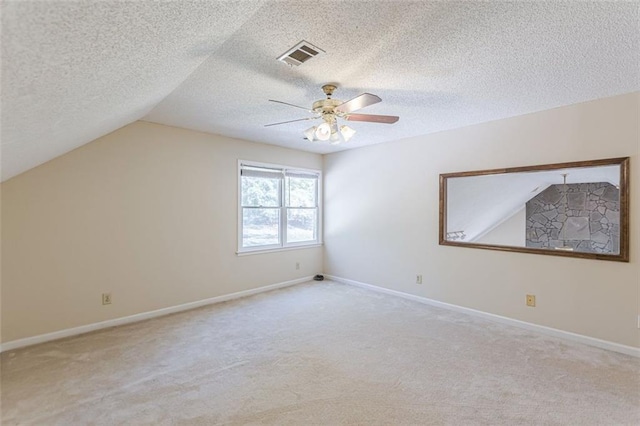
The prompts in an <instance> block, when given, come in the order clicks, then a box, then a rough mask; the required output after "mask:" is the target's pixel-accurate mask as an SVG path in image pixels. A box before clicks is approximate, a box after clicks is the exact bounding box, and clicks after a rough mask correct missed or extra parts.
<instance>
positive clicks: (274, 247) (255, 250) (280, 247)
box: [236, 159, 323, 256]
mask: <svg viewBox="0 0 640 426" xmlns="http://www.w3.org/2000/svg"><path fill="white" fill-rule="evenodd" d="M242 166H249V167H261V168H270V169H278V170H281V171H282V185H281V188H280V191H281V193H280V198H281V200H282V201H281V206H280V207H279V209H280V228H279V231H280V232H279V235H278V239H279V243H278V244H269V245H263V246H255V247H242V236H243V231H244V229H243V221H242V212H243V206H242ZM287 171H289V172H302V173H309V174H316V175H318V180H317V184H318V187H317V191H318V193H317V194H316V197H317V209H318V210H317V211H318V222H317V232H316V239H315V240H312V241H302V242H293V243H287V242H286V227H287V211H288V209H289V208H290V207H288V206H287V203H286V198H285V191H286V185H285V178H286V173H287ZM236 179H237V185H238V186H237V191H238V192H237V203H236V208H237V224H236V233H237V251H236V254H237V255H239V256H240V255H246V254H260V253H271V252H276V251H286V250H295V249H301V248H309V247H318V246H321V245H322V244H323V243H322V216H323V215H322V213H323V211H322V205H323V203H322V201H323V196H322V195H323V191H322V170H318V169H309V168H304V167H294V166H287V165H283V164H274V163H263V162H259V161H250V160H242V159H238V171H237V177H236ZM309 209H312V207H310V208H309Z"/></svg>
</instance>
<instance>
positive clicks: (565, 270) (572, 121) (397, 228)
mask: <svg viewBox="0 0 640 426" xmlns="http://www.w3.org/2000/svg"><path fill="white" fill-rule="evenodd" d="M639 97H640V96H639V94H638V93H635V94H629V95H624V96H619V97H614V98H608V99H603V100H598V101H594V102H588V103H583V104H578V105H573V106H569V107H564V108H558V109H553V110H549V111H543V112H539V113H535V114H530V115H526V116H520V117H514V118H510V119H506V120H500V121H495V122H490V123H485V124H480V125H475V126H470V127H466V128H462V129H457V130H452V131H447V132H442V133H438V134H432V135H427V136H422V137H416V138H412V139H407V140H404V141H397V142H390V143H386V144H380V145H375V146H371V147H368V148H363V149H357V150H351V151H344V152H340V153H335V154H331V155H327V156H325V257H324V261H325V263H324V265H325V266H324V270H325V273H327V274H332V275H335V276H339V277H343V278H348V279H352V280H356V281H361V282H365V283H369V284H373V285H377V286H381V287H386V288H390V289H393V290H398V291H402V292H406V293H411V294H415V295H419V296H424V297H428V298H432V299H436V300H439V301H443V302H447V303H452V304H456V305H460V306H465V307H470V308H474V309H478V310H481V311H485V312H490V313H494V314H498V315H503V316H507V317H510V318H515V319H519V320H523V321H528V322H531V323H535V324H540V325H544V326H549V327H554V328H558V329H561V330H566V331H570V332H575V333H579V334H583V335H587V336H591V337H595V338H600V339H604V340H608V341H612V342H616V343H620V344H624V345H629V346H635V347H640V333H639V332H640V330H638V328H637V315H638V312H639V310H640V309H639V308H640V306H639V305H640V303H639V300H638V294H639V286H640V280H639V272H640V266H639V265H640V247H639V242H640V223H639V220H638V219H639V218H640V214H638V212H639V211H640V191H639V188H640V159H639V158H638V143H639V130H638V127H639V121H638V120H639V119H638V117H639V107H638V104H639ZM427 119H428V118H427ZM622 156H630V157H631V232H632V234H631V262H630V263H618V262H606V261H597V260H585V259H572V258H563V257H555V256H541V255H533V254H524V253H506V252H498V251H489V250H479V249H467V248H459V247H448V246H440V245H438V175H439V174H440V173H446V172H457V171H466V170H478V169H489V168H499V167H512V166H523V165H531V164H545V163H557V162H564V161H578V160H590V159H596V158H611V157H622ZM347 183H348V184H347ZM416 274H423V276H424V284H422V285H417V284H415V276H416ZM527 293H529V294H535V295H536V296H537V307H536V308H528V307H526V306H525V294H527Z"/></svg>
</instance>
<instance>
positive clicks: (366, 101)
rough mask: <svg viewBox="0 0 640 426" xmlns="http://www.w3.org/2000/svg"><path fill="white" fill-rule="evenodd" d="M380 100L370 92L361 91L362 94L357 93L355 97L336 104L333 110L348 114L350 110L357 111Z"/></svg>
mask: <svg viewBox="0 0 640 426" xmlns="http://www.w3.org/2000/svg"><path fill="white" fill-rule="evenodd" d="M380 101H382V99H380V98H379V97H378V96H376V95H372V94H371V93H363V94H362V95H358V96H356V97H355V98H353V99H351V100H348V101H347V102H344V103H342V104H340V105H338V106H337V107H336V108H335V110H336V111H338V112H343V113H345V114H348V113H350V112H351V111H357V110H359V109H361V108H364V107H367V106H369V105H373V104H377V103H378V102H380Z"/></svg>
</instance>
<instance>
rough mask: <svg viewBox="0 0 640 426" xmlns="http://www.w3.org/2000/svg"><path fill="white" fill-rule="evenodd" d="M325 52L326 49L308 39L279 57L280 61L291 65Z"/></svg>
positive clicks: (296, 64)
mask: <svg viewBox="0 0 640 426" xmlns="http://www.w3.org/2000/svg"><path fill="white" fill-rule="evenodd" d="M322 53H324V50H322V49H320V48H319V47H316V46H314V45H313V44H311V43H309V42H308V41H304V40H302V41H301V42H300V43H298V44H296V45H295V46H293V47H292V48H291V49H289V50H287V51H286V52H285V53H284V54H283V55H282V56H280V57H279V58H278V60H279V61H281V62H284V63H285V64H289V65H291V66H296V67H297V66H298V65H301V64H303V63H305V62H307V61H308V60H309V59H311V58H313V57H314V56H318V55H320V54H322Z"/></svg>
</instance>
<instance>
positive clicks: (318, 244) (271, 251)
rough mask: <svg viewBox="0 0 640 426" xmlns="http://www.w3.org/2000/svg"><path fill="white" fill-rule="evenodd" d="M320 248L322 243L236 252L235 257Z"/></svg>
mask: <svg viewBox="0 0 640 426" xmlns="http://www.w3.org/2000/svg"><path fill="white" fill-rule="evenodd" d="M315 247H322V243H314V244H304V245H299V246H291V247H278V248H272V249H264V250H259V249H258V250H246V251H237V252H236V255H237V256H251V255H253V254H265V253H274V252H278V251H291V250H300V249H308V248H315Z"/></svg>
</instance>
